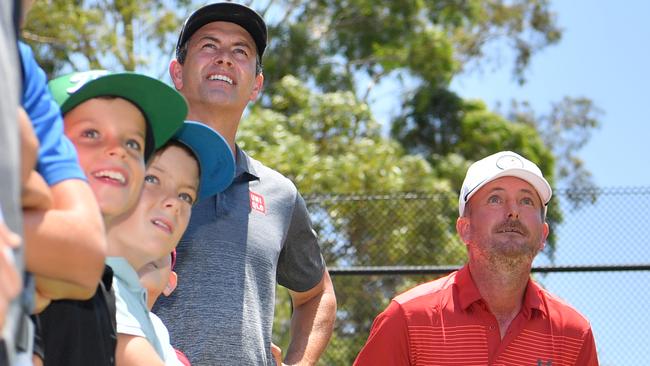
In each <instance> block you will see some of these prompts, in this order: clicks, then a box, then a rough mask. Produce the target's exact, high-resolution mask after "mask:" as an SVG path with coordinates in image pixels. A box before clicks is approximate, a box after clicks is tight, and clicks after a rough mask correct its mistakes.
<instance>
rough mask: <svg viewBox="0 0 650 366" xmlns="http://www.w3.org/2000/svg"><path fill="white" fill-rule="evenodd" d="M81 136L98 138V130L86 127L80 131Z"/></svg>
mask: <svg viewBox="0 0 650 366" xmlns="http://www.w3.org/2000/svg"><path fill="white" fill-rule="evenodd" d="M81 137H86V138H89V139H97V138H99V131H97V130H95V129H88V130H83V131H82V132H81Z"/></svg>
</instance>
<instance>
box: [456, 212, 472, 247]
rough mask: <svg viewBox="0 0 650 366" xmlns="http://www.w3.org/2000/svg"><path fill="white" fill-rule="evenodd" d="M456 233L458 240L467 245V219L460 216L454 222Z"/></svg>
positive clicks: (468, 234)
mask: <svg viewBox="0 0 650 366" xmlns="http://www.w3.org/2000/svg"><path fill="white" fill-rule="evenodd" d="M456 231H457V232H458V236H460V239H461V240H462V241H463V243H465V245H467V243H469V241H470V228H469V218H467V217H464V216H461V217H459V218H458V219H457V220H456Z"/></svg>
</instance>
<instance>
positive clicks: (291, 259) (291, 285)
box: [277, 192, 325, 292]
mask: <svg viewBox="0 0 650 366" xmlns="http://www.w3.org/2000/svg"><path fill="white" fill-rule="evenodd" d="M324 270H325V261H324V260H323V256H322V255H321V252H320V247H319V245H318V238H317V236H316V232H315V231H314V229H313V227H312V223H311V219H310V218H309V213H308V212H307V205H306V204H305V200H304V199H303V198H302V196H301V195H300V193H298V192H296V198H295V204H294V207H293V212H292V216H291V222H290V223H289V228H288V230H287V234H286V238H285V240H284V244H283V246H282V250H281V252H280V257H279V259H278V270H277V281H278V283H279V284H280V285H282V286H284V287H286V288H288V289H290V290H292V291H296V292H304V291H307V290H309V289H311V288H313V287H314V286H316V285H317V284H318V282H320V280H321V279H322V278H323V271H324Z"/></svg>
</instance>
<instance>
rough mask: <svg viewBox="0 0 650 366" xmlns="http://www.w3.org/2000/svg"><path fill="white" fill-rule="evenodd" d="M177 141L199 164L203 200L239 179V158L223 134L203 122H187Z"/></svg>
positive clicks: (200, 196) (200, 188) (181, 129)
mask: <svg viewBox="0 0 650 366" xmlns="http://www.w3.org/2000/svg"><path fill="white" fill-rule="evenodd" d="M173 139H174V140H177V141H178V142H180V143H182V144H183V145H185V146H187V147H188V148H189V149H190V150H192V152H193V153H194V156H196V158H197V159H198V161H199V167H200V170H201V177H200V181H199V199H203V198H206V197H210V196H213V195H215V194H217V193H219V192H222V191H223V190H225V189H226V188H228V186H230V183H232V180H233V178H234V177H235V158H234V157H233V155H232V151H231V150H230V146H228V142H226V139H224V138H223V136H221V134H219V132H217V131H215V130H213V129H212V128H210V127H209V126H207V125H205V124H203V123H200V122H195V121H185V123H183V126H182V127H181V128H180V130H178V132H177V133H176V135H175V136H174V137H173Z"/></svg>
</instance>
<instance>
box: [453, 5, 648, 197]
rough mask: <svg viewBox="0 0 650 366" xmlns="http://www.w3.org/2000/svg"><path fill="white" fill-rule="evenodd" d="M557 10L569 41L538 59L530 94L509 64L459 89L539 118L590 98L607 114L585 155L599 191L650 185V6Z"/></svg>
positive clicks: (472, 77) (462, 80)
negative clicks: (649, 159)
mask: <svg viewBox="0 0 650 366" xmlns="http://www.w3.org/2000/svg"><path fill="white" fill-rule="evenodd" d="M551 6H552V9H553V10H554V11H555V12H556V13H557V17H558V22H559V24H560V26H561V27H562V28H563V29H564V33H563V37H562V40H561V41H560V43H559V44H557V45H555V46H551V47H548V48H546V49H544V50H542V51H541V52H539V53H537V54H536V55H534V56H533V58H532V62H531V65H530V68H529V69H528V71H527V73H526V76H527V78H528V82H527V83H526V84H525V85H524V86H521V87H520V86H518V85H517V84H516V83H515V82H514V81H513V80H512V77H511V73H510V71H511V69H512V68H511V64H510V63H507V62H505V61H506V60H502V61H504V62H502V63H501V64H499V65H498V66H499V67H498V69H496V71H491V70H489V68H486V69H485V70H483V71H482V72H480V73H479V72H473V73H469V74H466V75H463V76H461V77H458V78H457V79H456V80H454V83H453V84H452V87H453V89H454V90H456V91H457V92H458V93H459V94H460V95H462V96H464V97H466V98H479V99H482V100H484V101H485V102H486V103H487V104H488V106H491V107H494V106H495V105H496V103H497V102H499V101H500V102H502V103H503V104H504V105H507V104H508V102H509V101H510V100H511V99H512V98H516V99H518V100H528V101H529V102H530V103H531V104H532V105H533V106H534V108H535V110H536V111H537V112H538V113H539V112H546V111H549V110H550V105H551V103H552V102H556V101H559V100H561V99H562V97H564V96H565V95H566V96H573V97H579V96H584V97H588V98H590V99H592V100H593V101H594V102H595V103H596V105H597V106H599V107H600V108H601V109H603V110H604V111H605V114H604V115H603V116H602V118H601V121H602V127H601V128H600V129H599V130H597V131H596V132H595V133H594V135H593V137H592V139H591V141H590V143H589V144H588V145H587V146H586V147H585V148H584V149H583V150H582V151H581V152H580V154H579V155H580V156H581V157H582V158H583V160H584V161H585V162H586V166H587V168H588V169H589V170H590V171H591V172H592V173H593V176H594V181H595V183H596V184H597V185H598V186H608V187H610V186H645V185H648V184H650V169H646V168H644V167H643V166H642V165H640V164H639V163H640V162H641V161H642V160H641V159H642V156H644V155H645V154H647V152H648V143H647V138H648V137H647V136H648V132H650V124H649V123H648V122H649V121H648V109H647V107H648V105H650V93H649V92H648V88H649V87H650V22H648V19H647V17H648V14H650V2H648V1H643V0H627V1H623V2H620V1H614V0H567V1H553V2H552V4H551ZM504 58H505V57H504Z"/></svg>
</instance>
